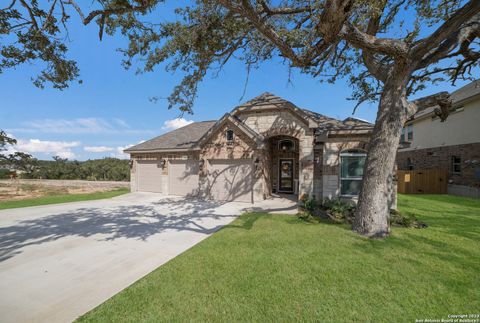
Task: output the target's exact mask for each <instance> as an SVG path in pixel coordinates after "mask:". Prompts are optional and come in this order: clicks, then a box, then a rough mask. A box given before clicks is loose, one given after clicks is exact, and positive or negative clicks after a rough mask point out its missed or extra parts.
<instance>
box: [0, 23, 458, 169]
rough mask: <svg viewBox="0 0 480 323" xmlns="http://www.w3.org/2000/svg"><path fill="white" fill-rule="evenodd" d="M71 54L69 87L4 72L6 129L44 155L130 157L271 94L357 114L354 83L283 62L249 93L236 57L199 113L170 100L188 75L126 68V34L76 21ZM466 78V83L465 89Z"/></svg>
mask: <svg viewBox="0 0 480 323" xmlns="http://www.w3.org/2000/svg"><path fill="white" fill-rule="evenodd" d="M69 38H70V41H69V43H68V46H69V53H68V57H69V58H71V59H75V60H76V61H77V62H78V65H79V67H80V74H81V76H80V79H81V80H82V81H83V82H82V84H77V83H73V84H71V86H70V87H69V88H67V89H65V90H62V91H60V90H56V89H52V88H51V87H48V86H47V87H46V88H45V89H39V88H36V87H35V86H34V85H33V84H32V82H31V78H32V77H33V76H34V75H35V71H37V70H38V67H37V66H35V63H33V64H24V65H22V66H19V67H17V68H16V69H11V70H6V71H4V73H3V74H0V113H1V114H0V129H3V130H5V131H6V132H7V133H8V134H10V135H12V136H13V137H14V138H16V139H17V141H18V144H17V146H16V149H17V150H20V151H24V152H28V153H30V154H32V155H33V156H35V157H37V158H39V159H51V158H52V157H53V156H56V155H57V156H60V157H63V158H68V159H71V160H72V159H77V160H86V159H96V158H103V157H117V158H128V155H126V154H124V153H123V149H125V148H127V147H129V146H131V145H134V144H137V143H140V142H142V141H145V140H148V139H151V138H153V137H155V136H158V135H161V134H163V133H166V132H168V131H171V130H173V129H176V128H178V127H180V126H184V125H186V124H188V123H190V122H193V121H203V120H215V119H219V118H220V117H221V116H222V115H223V114H225V113H227V112H230V111H231V110H232V109H233V108H234V107H235V106H237V105H239V104H240V103H242V102H244V101H247V100H249V99H251V98H253V97H255V96H258V95H260V94H261V93H263V92H271V93H273V94H275V95H278V96H280V97H282V98H285V99H287V100H289V101H291V102H293V103H294V104H295V105H297V106H299V107H301V108H307V109H310V110H312V111H315V112H318V113H321V114H325V115H328V116H330V117H334V118H338V119H344V118H347V117H349V116H351V115H352V111H353V107H354V102H352V101H348V100H347V98H348V97H349V96H350V93H351V89H350V88H349V87H348V84H347V82H346V80H340V81H338V82H336V83H335V84H328V83H320V82H319V80H318V79H315V78H313V77H311V76H309V75H303V74H300V73H299V72H298V71H295V70H293V71H292V73H291V74H290V82H289V71H288V69H287V68H286V66H284V65H282V64H281V62H280V61H279V60H273V61H271V62H268V63H266V64H263V65H262V66H261V68H259V69H258V70H253V71H251V72H250V75H249V81H248V83H247V86H246V92H245V94H244V96H243V99H242V94H243V92H244V88H245V80H246V70H245V67H244V66H243V65H242V64H241V63H240V62H238V61H231V62H229V63H228V64H227V65H226V66H225V68H224V69H223V71H222V72H221V73H220V74H219V75H218V76H217V77H215V78H214V77H211V76H210V77H207V78H206V79H205V80H204V81H203V82H202V84H201V85H200V87H199V91H198V98H197V100H196V102H195V106H194V109H193V110H194V114H193V115H190V114H185V115H183V116H181V115H180V113H179V111H178V110H168V109H167V106H168V104H167V102H166V100H164V99H160V100H158V101H157V102H156V103H154V102H152V101H151V100H149V98H151V97H160V98H165V97H167V96H168V95H169V94H170V93H171V90H172V88H173V86H175V85H176V84H178V82H179V80H180V79H181V76H182V74H180V73H178V74H171V73H167V72H165V71H164V70H163V69H162V68H161V67H159V68H157V69H156V70H155V71H154V72H151V73H147V74H140V75H137V74H135V70H125V69H124V68H123V67H122V66H121V60H122V54H121V53H119V52H118V51H117V49H118V48H119V47H122V46H124V45H125V44H126V42H125V39H124V38H122V37H121V36H119V35H117V36H113V37H110V36H108V35H104V38H103V40H102V41H99V39H98V30H97V28H96V26H95V25H92V26H87V27H84V26H82V25H80V23H79V22H78V21H76V22H75V21H73V22H72V24H71V28H70V30H69ZM464 84H465V83H462V82H458V83H457V86H458V87H460V86H462V85H464ZM452 90H454V88H452V87H451V86H450V85H449V84H448V83H446V84H442V85H439V86H432V87H429V88H428V89H426V90H424V91H422V92H419V93H417V95H416V96H417V97H418V96H423V95H429V94H433V93H436V92H439V91H452ZM375 115H376V105H369V104H363V105H361V106H360V107H359V108H358V109H357V112H356V113H355V115H354V116H355V117H357V118H362V119H366V120H368V121H371V122H373V121H374V120H375Z"/></svg>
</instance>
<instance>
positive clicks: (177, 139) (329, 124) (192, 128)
mask: <svg viewBox="0 0 480 323" xmlns="http://www.w3.org/2000/svg"><path fill="white" fill-rule="evenodd" d="M257 108H278V109H282V108H285V109H287V108H288V109H294V110H295V111H297V113H299V114H300V115H302V117H305V118H311V119H313V120H314V121H316V122H317V123H318V129H317V130H318V131H320V132H324V131H329V130H357V129H361V130H364V129H371V128H372V127H373V125H372V124H371V123H369V122H367V121H364V120H360V119H356V118H347V119H345V120H343V121H342V120H337V119H334V118H330V117H327V116H325V115H323V114H320V113H317V112H313V111H310V110H307V109H301V108H298V107H297V106H296V105H294V104H293V103H291V102H290V101H287V100H285V99H282V98H281V97H278V96H276V95H273V94H271V93H268V92H266V93H263V94H261V95H259V96H257V97H255V98H253V99H251V100H250V101H247V102H246V103H243V104H241V105H239V106H238V107H236V108H235V110H234V111H238V112H240V111H248V110H255V109H257ZM216 122H217V121H215V120H213V121H203V122H194V123H191V124H189V125H187V126H185V127H182V128H178V129H176V130H173V131H170V132H168V133H166V134H163V135H161V136H158V137H155V138H153V139H150V140H148V141H145V142H143V143H141V144H138V145H136V146H133V147H130V148H128V149H126V150H125V152H127V153H128V152H134V151H153V150H169V149H171V150H175V149H189V148H192V147H194V146H195V144H196V143H197V142H198V141H199V140H200V138H202V136H203V135H204V134H206V133H207V132H208V130H210V129H211V128H212V127H213V126H214V125H215V123H216Z"/></svg>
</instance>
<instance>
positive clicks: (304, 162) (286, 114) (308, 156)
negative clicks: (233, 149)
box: [238, 109, 314, 195]
mask: <svg viewBox="0 0 480 323" xmlns="http://www.w3.org/2000/svg"><path fill="white" fill-rule="evenodd" d="M238 118H239V119H241V120H242V121H243V122H244V123H245V124H246V125H247V126H248V127H250V128H251V129H252V130H254V131H255V132H257V133H259V134H261V135H262V136H263V137H264V138H266V139H268V138H272V137H277V136H288V137H292V138H295V139H296V140H298V144H299V151H298V159H299V161H298V167H297V169H298V172H299V178H298V181H299V194H300V195H302V194H313V145H314V144H313V142H314V135H313V129H310V128H309V127H308V123H307V122H306V121H305V120H303V119H301V118H300V117H298V116H296V115H295V114H294V113H293V112H291V111H289V110H284V111H280V110H278V109H271V110H266V111H255V112H241V113H239V115H238Z"/></svg>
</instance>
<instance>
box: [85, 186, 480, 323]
mask: <svg viewBox="0 0 480 323" xmlns="http://www.w3.org/2000/svg"><path fill="white" fill-rule="evenodd" d="M399 207H400V209H401V210H402V211H403V212H412V213H415V215H416V216H417V217H418V218H419V220H421V221H424V222H426V223H427V224H428V225H429V227H428V228H427V229H405V228H394V229H393V232H392V235H391V237H389V238H388V239H386V240H369V239H365V238H362V237H360V236H358V235H356V234H355V233H353V232H351V231H350V229H349V228H348V227H347V226H344V225H336V224H328V223H320V224H311V223H306V222H303V221H302V220H300V219H298V218H297V217H295V216H289V215H268V214H262V213H250V214H244V215H243V216H241V217H240V218H239V219H237V220H236V221H234V222H233V223H231V225H229V226H227V227H225V228H224V229H222V230H220V231H219V232H218V233H215V234H214V235H212V236H211V237H210V238H208V239H206V240H204V241H203V242H201V243H199V244H198V245H196V246H195V247H193V248H191V249H190V250H188V251H186V252H185V253H183V254H181V255H180V256H178V257H176V258H175V259H173V260H172V261H170V262H169V263H167V264H166V265H164V266H162V267H160V268H158V269H156V270H155V271H154V272H152V273H151V274H149V275H147V276H146V277H144V278H143V279H141V280H139V281H138V282H136V283H135V284H133V285H132V286H130V287H129V288H127V289H125V290H124V291H122V292H120V293H119V294H117V295H116V296H114V297H113V298H111V299H110V300H108V301H107V302H105V303H104V304H102V305H101V306H99V307H97V308H96V309H94V310H92V311H91V312H89V313H87V314H86V315H84V316H83V317H81V318H80V321H82V322H83V321H92V322H117V321H129V322H139V321H165V322H172V321H182V322H184V321H217V322H234V321H257V322H278V321H283V322H292V321H324V322H330V321H335V322H353V321H358V322H414V321H415V319H440V318H442V317H443V318H447V316H448V314H469V313H470V314H473V313H478V312H479V310H480V288H479V286H480V201H479V200H473V199H467V198H460V197H453V196H428V195H423V196H420V195H418V196H412V195H411V196H400V197H399ZM92 292H93V291H92Z"/></svg>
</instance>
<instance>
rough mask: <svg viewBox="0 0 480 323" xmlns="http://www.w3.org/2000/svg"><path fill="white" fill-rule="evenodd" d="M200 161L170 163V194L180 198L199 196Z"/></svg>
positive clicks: (175, 161)
mask: <svg viewBox="0 0 480 323" xmlns="http://www.w3.org/2000/svg"><path fill="white" fill-rule="evenodd" d="M198 171H199V166H198V161H197V160H173V161H170V163H169V171H168V173H169V194H171V195H180V196H197V194H198Z"/></svg>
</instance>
